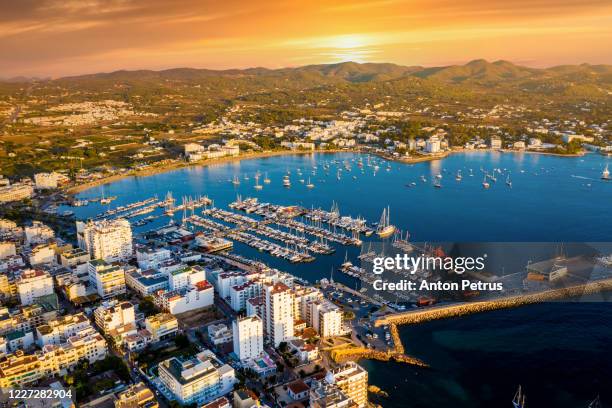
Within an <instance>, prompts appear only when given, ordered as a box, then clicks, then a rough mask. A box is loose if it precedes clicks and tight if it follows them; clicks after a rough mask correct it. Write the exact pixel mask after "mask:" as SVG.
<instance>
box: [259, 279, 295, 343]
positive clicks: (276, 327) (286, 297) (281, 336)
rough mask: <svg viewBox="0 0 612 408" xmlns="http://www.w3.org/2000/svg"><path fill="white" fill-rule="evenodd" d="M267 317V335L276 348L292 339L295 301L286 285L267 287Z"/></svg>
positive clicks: (265, 292)
mask: <svg viewBox="0 0 612 408" xmlns="http://www.w3.org/2000/svg"><path fill="white" fill-rule="evenodd" d="M264 299H265V312H264V314H265V317H264V321H265V323H266V325H265V331H266V335H267V337H268V340H269V341H270V343H272V344H274V347H278V345H279V344H280V343H282V342H284V341H287V340H289V339H291V338H292V337H293V335H294V331H293V319H294V315H293V312H294V309H293V307H294V305H293V303H294V300H293V292H292V290H291V289H290V288H289V287H288V286H287V285H285V284H284V283H281V282H279V283H275V284H269V285H265V287H264Z"/></svg>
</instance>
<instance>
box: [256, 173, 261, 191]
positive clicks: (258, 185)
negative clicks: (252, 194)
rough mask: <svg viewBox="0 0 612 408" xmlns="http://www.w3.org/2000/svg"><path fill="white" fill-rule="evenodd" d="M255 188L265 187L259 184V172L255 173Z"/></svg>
mask: <svg viewBox="0 0 612 408" xmlns="http://www.w3.org/2000/svg"><path fill="white" fill-rule="evenodd" d="M254 188H255V190H261V189H263V186H262V185H261V184H259V174H256V175H255V186H254Z"/></svg>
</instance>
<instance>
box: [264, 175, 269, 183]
mask: <svg viewBox="0 0 612 408" xmlns="http://www.w3.org/2000/svg"><path fill="white" fill-rule="evenodd" d="M264 184H270V179H269V178H268V173H267V172H266V176H265V177H264Z"/></svg>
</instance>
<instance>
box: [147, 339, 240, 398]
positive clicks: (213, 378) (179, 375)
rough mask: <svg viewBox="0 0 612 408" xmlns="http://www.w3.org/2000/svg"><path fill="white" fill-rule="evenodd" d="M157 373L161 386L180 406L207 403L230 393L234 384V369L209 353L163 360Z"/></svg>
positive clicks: (203, 352) (206, 351)
mask: <svg viewBox="0 0 612 408" xmlns="http://www.w3.org/2000/svg"><path fill="white" fill-rule="evenodd" d="M158 372H159V380H160V382H161V384H162V385H163V386H164V387H165V388H166V389H167V390H168V392H169V393H170V394H171V395H172V396H173V397H174V398H175V399H176V401H177V402H179V403H180V404H183V405H189V404H192V403H197V404H203V403H207V402H210V401H212V400H214V399H216V398H218V397H220V396H223V395H225V394H228V393H229V392H231V391H232V389H233V387H234V384H235V383H236V376H235V373H234V369H233V368H232V367H231V366H229V365H228V364H223V363H222V362H221V361H220V360H219V359H218V358H217V357H216V356H215V355H214V354H213V353H212V352H211V351H210V350H205V351H202V352H200V353H198V354H197V355H195V356H193V357H191V358H187V359H180V358H178V357H172V358H170V359H168V360H164V361H162V362H161V363H160V364H159V366H158Z"/></svg>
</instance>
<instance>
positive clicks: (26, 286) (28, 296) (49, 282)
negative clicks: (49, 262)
mask: <svg viewBox="0 0 612 408" xmlns="http://www.w3.org/2000/svg"><path fill="white" fill-rule="evenodd" d="M15 284H16V287H17V294H18V295H19V300H20V302H21V304H22V305H31V304H32V303H34V302H35V300H36V299H38V298H40V297H42V296H47V295H51V294H53V278H52V277H51V275H49V273H48V272H45V271H42V270H39V269H28V270H25V271H23V272H22V273H21V275H20V276H19V278H18V279H17V280H16V283H15Z"/></svg>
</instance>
